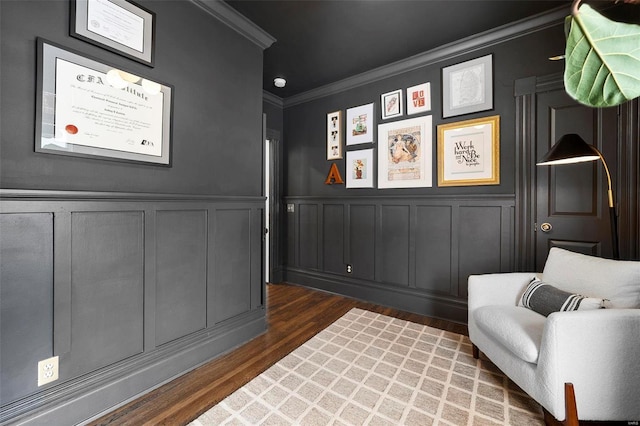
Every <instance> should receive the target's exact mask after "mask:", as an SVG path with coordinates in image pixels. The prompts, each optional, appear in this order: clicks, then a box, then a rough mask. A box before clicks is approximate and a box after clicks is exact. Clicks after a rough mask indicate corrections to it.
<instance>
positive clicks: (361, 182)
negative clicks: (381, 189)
mask: <svg viewBox="0 0 640 426" xmlns="http://www.w3.org/2000/svg"><path fill="white" fill-rule="evenodd" d="M373 173H374V163H373V148H371V149H361V150H358V151H347V188H373Z"/></svg>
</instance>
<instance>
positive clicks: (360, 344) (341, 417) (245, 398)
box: [190, 308, 544, 426]
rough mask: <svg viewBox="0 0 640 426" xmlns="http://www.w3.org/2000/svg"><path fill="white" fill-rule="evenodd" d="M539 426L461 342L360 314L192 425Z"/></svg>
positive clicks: (519, 397)
mask: <svg viewBox="0 0 640 426" xmlns="http://www.w3.org/2000/svg"><path fill="white" fill-rule="evenodd" d="M543 424H544V421H543V418H542V410H541V408H540V406H539V405H538V404H537V403H535V402H534V401H533V400H531V399H530V398H529V397H528V396H527V395H526V394H525V393H523V392H522V391H521V390H520V389H519V388H518V387H517V386H516V385H515V384H513V382H511V381H510V380H509V379H508V378H507V377H505V376H504V374H502V373H501V372H500V370H498V369H497V368H496V367H495V366H494V365H493V364H491V362H489V361H488V360H486V359H484V360H483V359H481V360H476V359H474V358H473V357H472V355H471V343H470V342H469V339H468V338H467V337H466V336H462V335H459V334H455V333H450V332H447V331H443V330H439V329H436V328H432V327H427V326H424V325H421V324H416V323H412V322H409V321H404V320H401V319H398V318H393V317H389V316H386V315H380V314H377V313H374V312H370V311H365V310H362V309H357V308H354V309H352V310H351V311H349V312H348V313H346V314H345V315H344V316H343V317H341V318H340V319H338V320H337V321H336V322H334V323H333V324H331V325H330V326H329V327H327V328H326V329H324V330H323V331H321V332H320V333H318V334H317V335H315V336H314V337H313V338H311V339H310V340H309V341H307V342H306V343H305V344H303V345H302V346H300V347H299V348H297V349H296V350H294V351H293V352H291V353H290V354H289V355H287V356H286V357H284V358H283V359H281V360H280V361H279V362H278V363H276V364H275V365H273V366H272V367H270V368H269V369H268V370H266V371H265V372H264V373H262V374H261V375H260V376H258V377H256V378H255V379H253V380H252V381H250V382H249V383H247V384H246V385H245V386H243V387H242V388H240V389H239V390H237V391H236V392H234V393H233V394H231V395H230V396H228V397H227V398H226V399H224V400H223V401H221V402H220V403H219V404H218V405H216V406H215V407H213V408H211V409H210V410H209V411H207V412H206V413H204V414H203V415H202V416H200V417H198V418H197V419H196V420H194V421H193V422H192V423H190V425H191V426H209V425H420V426H423V425H454V426H459V425H543Z"/></svg>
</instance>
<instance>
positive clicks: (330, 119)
mask: <svg viewBox="0 0 640 426" xmlns="http://www.w3.org/2000/svg"><path fill="white" fill-rule="evenodd" d="M340 159H342V111H335V112H330V113H329V114H327V160H340Z"/></svg>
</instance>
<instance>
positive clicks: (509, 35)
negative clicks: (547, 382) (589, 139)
mask: <svg viewBox="0 0 640 426" xmlns="http://www.w3.org/2000/svg"><path fill="white" fill-rule="evenodd" d="M568 14H569V10H568V7H566V6H561V7H558V8H555V9H552V10H550V11H548V12H545V13H541V14H538V15H534V16H532V17H529V18H526V19H521V20H519V21H515V22H512V23H510V24H506V25H503V26H500V27H496V28H493V29H491V30H488V31H485V32H482V33H479V34H476V35H473V36H470V37H466V38H463V39H461V40H458V41H455V42H453V43H449V44H445V45H443V46H440V47H437V48H435V49H432V50H428V51H426V52H423V53H419V54H417V55H414V56H410V57H409V58H406V59H402V60H400V61H397V62H393V63H391V64H388V65H383V66H381V67H378V68H374V69H373V70H370V71H366V72H364V73H361V74H358V75H355V76H352V77H348V78H345V79H343V80H340V81H337V82H335V83H330V84H327V85H324V86H321V87H318V88H316V89H311V90H309V91H307V92H304V93H300V94H298V95H293V96H290V97H288V98H285V99H284V107H285V108H287V107H290V106H294V105H298V104H302V103H305V102H309V101H313V100H315V99H319V98H323V97H326V96H330V95H334V94H337V93H340V92H344V91H346V90H350V89H354V88H356V87H359V86H363V85H365V84H369V83H373V82H376V81H379V80H382V79H385V78H389V77H393V76H396V75H398V74H402V73H406V72H409V71H413V70H415V69H417V68H422V67H424V66H427V65H432V64H435V63H438V62H442V61H446V60H449V59H453V58H456V57H458V56H462V55H465V54H467V53H472V52H475V51H477V50H481V49H485V48H487V47H490V46H493V45H496V44H499V43H504V42H506V41H509V40H512V39H515V38H519V37H523V36H526V35H528V34H531V33H535V32H538V31H542V30H545V29H547V28H549V27H553V26H556V25H559V24H562V23H563V22H564V18H565V17H566V16H567V15H568Z"/></svg>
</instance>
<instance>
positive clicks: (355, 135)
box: [346, 104, 375, 145]
mask: <svg viewBox="0 0 640 426" xmlns="http://www.w3.org/2000/svg"><path fill="white" fill-rule="evenodd" d="M373 126H375V117H374V115H373V104H366V105H361V106H358V107H354V108H349V109H348V110H347V122H346V133H347V145H357V144H360V143H371V142H373Z"/></svg>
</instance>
